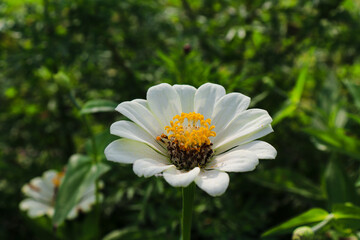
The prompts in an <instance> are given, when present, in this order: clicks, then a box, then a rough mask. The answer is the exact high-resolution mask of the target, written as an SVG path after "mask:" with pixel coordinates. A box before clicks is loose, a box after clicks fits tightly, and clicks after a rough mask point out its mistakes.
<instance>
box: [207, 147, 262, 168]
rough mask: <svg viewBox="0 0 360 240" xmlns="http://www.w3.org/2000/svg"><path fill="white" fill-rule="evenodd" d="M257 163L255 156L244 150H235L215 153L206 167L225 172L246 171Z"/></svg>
mask: <svg viewBox="0 0 360 240" xmlns="http://www.w3.org/2000/svg"><path fill="white" fill-rule="evenodd" d="M258 164H259V159H258V158H257V156H256V155H255V154H254V153H252V152H250V151H246V150H236V151H229V152H226V153H223V154H221V155H217V156H215V157H214V159H213V160H212V161H211V162H210V163H208V164H207V166H206V168H207V169H218V170H221V171H226V172H248V171H252V170H254V169H255V167H256V166H257V165H258Z"/></svg>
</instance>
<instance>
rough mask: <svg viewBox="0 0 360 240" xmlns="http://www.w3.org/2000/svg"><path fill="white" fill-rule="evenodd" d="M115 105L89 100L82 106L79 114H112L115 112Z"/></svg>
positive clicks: (106, 101) (105, 101)
mask: <svg viewBox="0 0 360 240" xmlns="http://www.w3.org/2000/svg"><path fill="white" fill-rule="evenodd" d="M116 106H117V103H115V102H113V101H110V100H104V99H96V100H90V101H88V102H86V103H85V104H84V106H83V107H82V109H81V111H80V113H81V114H89V113H97V112H112V111H114V110H115V108H116Z"/></svg>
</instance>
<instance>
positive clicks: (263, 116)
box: [213, 109, 272, 149]
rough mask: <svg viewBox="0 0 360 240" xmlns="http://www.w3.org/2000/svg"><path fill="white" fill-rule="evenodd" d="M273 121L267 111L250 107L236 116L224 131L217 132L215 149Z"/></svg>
mask: <svg viewBox="0 0 360 240" xmlns="http://www.w3.org/2000/svg"><path fill="white" fill-rule="evenodd" d="M271 122H272V119H271V117H270V115H269V114H268V112H267V111H265V110H262V109H250V110H246V111H244V112H242V113H241V114H239V115H238V116H236V117H235V118H234V119H233V120H232V121H231V122H230V124H229V125H228V126H227V127H226V128H225V129H224V131H221V132H217V135H216V137H215V138H214V140H213V144H214V149H216V148H218V147H220V146H221V145H224V144H226V143H229V142H231V141H236V140H238V139H241V138H246V137H248V136H250V135H252V134H254V133H256V132H258V131H260V130H261V129H263V128H265V127H266V126H267V125H268V124H270V123H271Z"/></svg>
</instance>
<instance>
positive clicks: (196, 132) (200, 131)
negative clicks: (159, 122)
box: [165, 112, 216, 150]
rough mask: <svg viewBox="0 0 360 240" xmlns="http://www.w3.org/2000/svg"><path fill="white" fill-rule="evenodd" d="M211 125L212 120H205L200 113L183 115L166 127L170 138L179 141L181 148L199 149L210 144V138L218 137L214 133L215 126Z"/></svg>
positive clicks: (175, 118) (177, 116)
mask: <svg viewBox="0 0 360 240" xmlns="http://www.w3.org/2000/svg"><path fill="white" fill-rule="evenodd" d="M210 125H211V119H206V120H204V116H203V115H202V114H200V113H195V112H191V113H181V115H180V116H179V115H176V116H175V117H174V118H173V121H170V126H166V127H165V130H166V132H167V133H168V134H169V133H170V135H168V138H169V139H171V140H173V141H177V142H178V144H179V146H180V147H181V148H183V149H186V150H189V149H191V148H193V149H194V148H195V149H199V147H201V146H202V145H203V144H207V145H209V144H210V139H209V137H215V136H216V133H215V132H214V131H212V130H213V129H214V128H215V126H210Z"/></svg>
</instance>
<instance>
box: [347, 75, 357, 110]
mask: <svg viewBox="0 0 360 240" xmlns="http://www.w3.org/2000/svg"><path fill="white" fill-rule="evenodd" d="M345 85H346V87H347V88H348V89H349V92H350V93H351V95H352V97H353V98H354V101H355V106H356V107H357V108H358V109H360V84H356V83H353V82H349V81H346V82H345Z"/></svg>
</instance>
